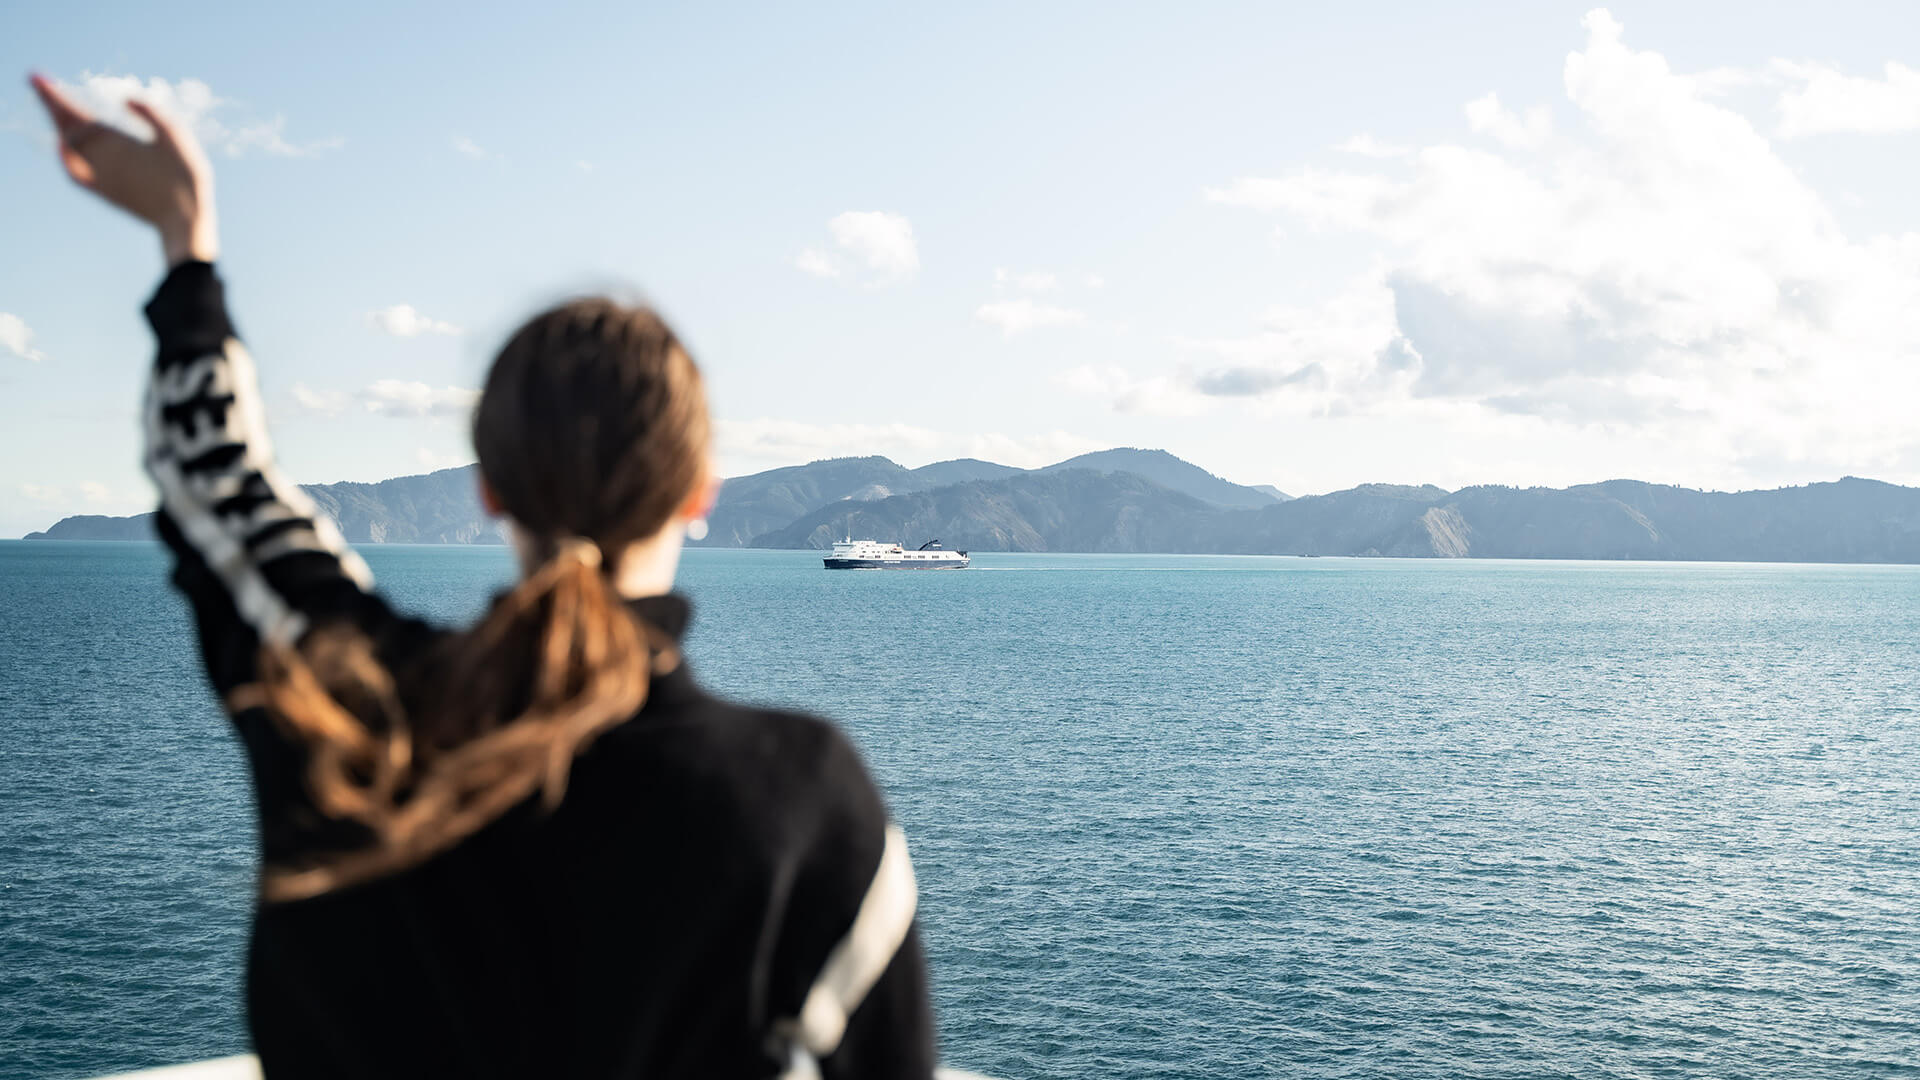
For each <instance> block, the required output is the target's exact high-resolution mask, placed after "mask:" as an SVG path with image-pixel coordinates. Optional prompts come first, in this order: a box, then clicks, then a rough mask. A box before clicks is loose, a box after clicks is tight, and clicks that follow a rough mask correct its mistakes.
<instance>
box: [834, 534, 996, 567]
mask: <svg viewBox="0 0 1920 1080" xmlns="http://www.w3.org/2000/svg"><path fill="white" fill-rule="evenodd" d="M972 561H973V560H971V559H969V558H968V557H967V553H966V552H964V551H944V550H942V549H941V547H940V541H938V540H929V541H927V542H926V543H924V544H921V545H920V546H919V547H918V548H915V549H914V550H912V551H908V550H906V549H905V548H903V547H901V546H900V545H899V544H882V543H880V542H879V541H877V540H855V539H854V538H853V537H851V536H849V537H847V538H846V539H845V540H841V541H836V542H835V543H834V545H833V551H832V553H830V554H829V555H828V556H827V557H826V560H825V562H826V564H827V569H829V570H959V569H961V568H962V567H964V566H966V565H967V564H968V563H969V562H972Z"/></svg>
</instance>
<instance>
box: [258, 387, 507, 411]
mask: <svg viewBox="0 0 1920 1080" xmlns="http://www.w3.org/2000/svg"><path fill="white" fill-rule="evenodd" d="M292 396H293V401H294V404H295V405H297V406H299V408H300V409H301V410H302V411H304V412H307V413H310V414H312V415H315V416H324V417H329V418H331V417H338V416H341V415H343V414H345V413H347V412H348V411H350V410H351V409H353V408H354V407H355V406H358V407H359V408H360V409H362V410H364V411H366V412H368V413H371V414H373V415H375V416H388V417H419V416H465V415H467V414H468V413H470V412H472V411H473V407H474V405H475V404H476V403H478V402H479V400H480V391H478V390H470V389H465V388H462V387H458V386H442V387H437V388H436V387H434V386H431V385H429V384H427V383H423V382H409V381H407V380H403V379H380V380H377V381H375V382H373V383H371V384H369V385H367V386H365V387H362V388H361V389H359V390H356V391H354V392H352V393H348V392H346V391H343V390H316V389H314V388H313V387H310V386H308V385H307V384H305V383H294V384H293V388H292Z"/></svg>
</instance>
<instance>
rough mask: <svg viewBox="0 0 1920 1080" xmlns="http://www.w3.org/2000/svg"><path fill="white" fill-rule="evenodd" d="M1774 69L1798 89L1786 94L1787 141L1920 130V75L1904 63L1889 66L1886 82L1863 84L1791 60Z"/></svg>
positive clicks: (1783, 132)
mask: <svg viewBox="0 0 1920 1080" xmlns="http://www.w3.org/2000/svg"><path fill="white" fill-rule="evenodd" d="M1773 69H1774V71H1775V72H1776V73H1777V74H1779V75H1780V76H1782V77H1784V78H1785V79H1787V80H1788V81H1790V82H1791V83H1794V84H1797V86H1796V87H1795V88H1793V89H1789V90H1787V91H1785V92H1784V93H1782V94H1781V95H1780V105H1779V108H1780V126H1779V129H1778V132H1779V135H1780V137H1781V138H1783V139H1793V138H1798V137H1800V136H1804V135H1822V134H1826V133H1829V132H1854V133H1858V134H1864V135H1884V134H1889V133H1892V132H1899V131H1914V130H1916V129H1920V71H1916V70H1914V69H1913V68H1910V67H1907V66H1906V65H1904V64H1898V63H1894V62H1892V61H1888V63H1887V68H1886V72H1887V75H1886V78H1884V79H1863V78H1860V77H1858V76H1853V75H1843V74H1841V73H1840V72H1838V71H1835V70H1833V69H1832V68H1828V67H1822V66H1820V65H1817V64H1798V63H1793V62H1790V61H1785V60H1776V61H1774V64H1773Z"/></svg>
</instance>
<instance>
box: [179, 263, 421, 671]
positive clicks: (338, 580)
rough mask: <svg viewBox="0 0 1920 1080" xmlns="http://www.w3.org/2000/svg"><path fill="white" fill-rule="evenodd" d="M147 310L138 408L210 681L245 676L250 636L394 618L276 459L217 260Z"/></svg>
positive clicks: (285, 636)
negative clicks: (142, 395) (147, 361)
mask: <svg viewBox="0 0 1920 1080" xmlns="http://www.w3.org/2000/svg"><path fill="white" fill-rule="evenodd" d="M146 314H147V320H148V322H149V323H150V324H151V325H152V327H153V332H154V335H155V337H156V338H157V339H158V343H159V351H158V355H157V357H156V358H155V361H154V367H153V372H152V377H151V382H150V383H149V384H148V388H147V396H146V405H145V427H146V469H147V474H148V475H149V476H150V477H152V479H153V482H154V484H155V486H156V487H157V488H158V489H159V494H160V512H159V514H158V515H157V516H156V524H157V527H158V531H159V533H160V537H161V539H162V540H164V541H165V542H166V543H167V544H168V545H169V546H170V547H171V548H172V549H173V551H174V554H175V557H176V568H175V571H174V582H175V584H176V585H177V586H179V588H180V589H181V591H182V592H183V593H185V594H186V596H187V599H188V601H189V602H190V603H191V604H192V605H193V608H194V614H195V618H196V621H197V622H198V624H199V628H200V635H201V644H202V647H203V651H204V652H205V655H206V660H207V667H208V673H209V674H210V675H211V676H212V678H213V682H214V686H215V689H216V690H218V691H219V692H220V693H221V694H222V695H223V696H224V695H226V694H227V693H228V692H229V691H231V690H232V689H233V688H234V687H236V686H238V685H241V684H243V683H246V682H249V681H251V680H252V678H253V662H254V660H253V658H254V655H255V653H256V652H257V650H258V646H259V643H260V642H262V641H269V642H273V643H276V644H283V645H290V644H293V643H295V642H297V641H298V640H299V639H300V637H301V635H302V634H304V633H305V632H306V630H307V628H308V627H309V626H310V625H312V624H313V623H314V622H315V621H316V620H319V619H323V618H328V617H344V618H350V619H352V620H353V621H355V622H356V623H359V624H361V625H362V627H363V628H364V629H368V630H370V631H374V632H376V633H378V631H379V630H380V629H381V627H379V626H378V625H373V624H378V623H382V622H390V621H392V619H393V616H392V615H391V613H390V612H388V610H387V608H386V606H385V605H384V604H382V603H380V602H379V601H378V599H377V598H375V597H374V596H373V595H372V592H371V589H372V584H373V577H372V575H371V574H370V573H369V572H368V570H367V566H366V564H365V563H364V562H362V561H361V560H360V557H359V556H358V555H355V554H354V553H353V552H352V551H351V550H349V549H348V548H347V546H346V543H345V541H344V540H342V538H341V536H340V531H339V529H338V528H336V527H335V526H334V523H333V521H332V520H331V519H330V518H328V517H327V516H326V515H325V514H322V513H321V512H320V511H319V509H318V508H317V507H316V506H315V505H314V503H313V500H312V499H311V498H309V497H308V496H307V494H306V493H305V492H303V491H301V490H300V488H299V487H298V486H296V485H295V484H293V483H292V482H291V481H289V480H288V479H287V478H286V477H285V476H284V475H282V474H281V472H280V468H279V465H278V464H277V463H276V462H275V461H274V456H273V445H272V443H271V441H270V440H269V439H268V437H267V430H266V422H265V418H264V416H263V413H262V409H261V402H260V391H259V387H258V385H257V381H256V379H255V375H254V368H253V358H252V357H251V356H250V355H249V354H248V352H247V349H246V347H245V346H244V345H242V344H241V343H240V340H239V338H238V337H237V336H236V335H235V333H234V329H233V324H232V322H231V321H230V320H229V318H228V316H227V309H226V300H225V293H224V290H223V288H222V286H221V283H220V278H219V276H218V275H217V274H215V272H214V269H213V266H212V265H211V264H209V263H203V262H188V263H183V264H181V265H179V266H177V267H175V268H174V269H173V271H172V272H171V273H169V274H168V275H167V278H166V280H165V281H164V282H162V283H161V285H160V288H159V290H158V292H156V293H155V294H154V297H153V299H152V301H151V302H150V303H148V304H147V308H146Z"/></svg>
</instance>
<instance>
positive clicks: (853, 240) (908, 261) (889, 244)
mask: <svg viewBox="0 0 1920 1080" xmlns="http://www.w3.org/2000/svg"><path fill="white" fill-rule="evenodd" d="M827 229H828V230H829V231H830V232H832V233H833V242H834V243H835V244H837V245H839V247H840V250H842V251H844V252H846V253H848V254H849V255H851V256H853V257H854V258H855V259H858V260H859V261H861V262H862V263H864V264H866V266H867V268H868V269H869V270H872V271H874V272H875V273H878V274H881V275H884V276H888V277H909V276H911V275H912V274H913V273H914V271H916V270H918V269H920V249H919V246H918V245H917V244H916V243H915V242H914V238H913V224H912V223H911V222H909V221H908V220H907V219H906V218H905V217H904V216H902V215H900V214H889V213H886V212H884V211H880V210H849V211H847V212H846V213H844V214H841V215H839V216H837V217H835V218H834V219H833V220H832V221H829V222H827Z"/></svg>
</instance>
